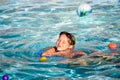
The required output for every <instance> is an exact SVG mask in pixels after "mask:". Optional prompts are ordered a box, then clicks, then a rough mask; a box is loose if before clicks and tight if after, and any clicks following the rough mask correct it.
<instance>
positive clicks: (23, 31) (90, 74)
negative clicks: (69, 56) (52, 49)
mask: <svg viewBox="0 0 120 80" xmlns="http://www.w3.org/2000/svg"><path fill="white" fill-rule="evenodd" d="M84 2H87V3H89V4H90V5H91V6H92V8H93V12H92V14H90V15H87V16H84V17H78V16H77V14H76V10H77V8H78V6H79V4H81V3H83V1H82V2H81V1H80V0H5V1H3V0H1V2H0V78H1V77H2V76H3V75H4V74H8V76H9V78H10V80H93V79H94V80H103V79H104V80H111V79H112V80H119V79H120V62H119V61H116V62H115V61H114V62H112V61H111V62H109V64H104V65H92V66H87V67H84V66H69V65H68V64H62V63H60V60H62V58H60V57H52V58H50V59H49V61H48V62H39V61H38V58H36V57H35V56H34V53H36V52H37V51H39V50H40V49H42V48H45V47H47V46H54V45H55V42H56V40H57V38H58V36H59V33H60V32H61V31H68V32H71V33H73V34H74V35H75V37H76V39H77V44H76V46H75V49H76V50H77V49H80V48H93V49H96V50H98V51H104V52H106V53H107V52H109V49H108V47H107V45H108V44H109V43H110V42H116V43H118V44H120V42H119V40H120V35H119V34H120V3H119V0H112V1H111V0H100V1H99V0H86V1H84ZM118 57H119V56H118ZM119 60H120V59H119Z"/></svg>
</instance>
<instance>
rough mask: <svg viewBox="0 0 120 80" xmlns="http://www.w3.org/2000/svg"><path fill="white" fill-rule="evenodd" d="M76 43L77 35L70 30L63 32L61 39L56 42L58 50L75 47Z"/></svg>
mask: <svg viewBox="0 0 120 80" xmlns="http://www.w3.org/2000/svg"><path fill="white" fill-rule="evenodd" d="M74 45H75V37H74V36H73V35H72V34H71V33H68V32H65V31H64V32H61V33H60V35H59V39H58V40H57V42H56V47H57V50H58V51H63V50H66V49H73V48H74Z"/></svg>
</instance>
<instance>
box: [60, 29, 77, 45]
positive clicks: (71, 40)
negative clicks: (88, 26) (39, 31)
mask: <svg viewBox="0 0 120 80" xmlns="http://www.w3.org/2000/svg"><path fill="white" fill-rule="evenodd" d="M62 34H65V35H66V36H67V37H68V38H69V39H70V44H71V45H75V43H76V41H75V37H74V35H73V34H71V33H68V32H66V31H62V32H61V33H60V36H61V35H62Z"/></svg>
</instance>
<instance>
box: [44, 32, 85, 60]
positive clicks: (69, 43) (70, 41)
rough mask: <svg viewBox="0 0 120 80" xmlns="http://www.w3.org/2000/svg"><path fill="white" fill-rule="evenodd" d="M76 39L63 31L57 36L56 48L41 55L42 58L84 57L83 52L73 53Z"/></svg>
mask: <svg viewBox="0 0 120 80" xmlns="http://www.w3.org/2000/svg"><path fill="white" fill-rule="evenodd" d="M75 43H76V39H75V37H74V35H73V34H71V33H68V32H66V31H63V32H61V33H60V34H59V38H58V40H57V42H56V46H55V47H52V48H50V49H48V50H47V51H46V52H44V53H43V54H42V56H62V57H67V58H72V57H74V56H76V54H79V55H81V56H84V55H86V53H85V52H83V51H77V52H76V51H74V45H75Z"/></svg>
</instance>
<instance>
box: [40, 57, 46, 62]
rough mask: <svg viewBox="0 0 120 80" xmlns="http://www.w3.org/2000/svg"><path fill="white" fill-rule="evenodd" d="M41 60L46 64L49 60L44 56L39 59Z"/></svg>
mask: <svg viewBox="0 0 120 80" xmlns="http://www.w3.org/2000/svg"><path fill="white" fill-rule="evenodd" d="M39 60H40V62H46V61H47V60H48V58H47V57H44V56H43V57H41V58H39Z"/></svg>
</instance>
